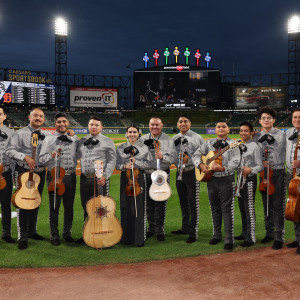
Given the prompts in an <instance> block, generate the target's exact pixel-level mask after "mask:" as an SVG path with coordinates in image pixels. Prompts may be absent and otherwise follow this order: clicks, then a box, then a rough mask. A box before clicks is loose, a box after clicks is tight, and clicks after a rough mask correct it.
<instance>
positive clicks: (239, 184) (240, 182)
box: [234, 156, 247, 198]
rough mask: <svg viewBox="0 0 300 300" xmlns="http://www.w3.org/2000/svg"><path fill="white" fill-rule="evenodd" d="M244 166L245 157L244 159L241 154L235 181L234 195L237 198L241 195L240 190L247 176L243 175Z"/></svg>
mask: <svg viewBox="0 0 300 300" xmlns="http://www.w3.org/2000/svg"><path fill="white" fill-rule="evenodd" d="M244 166H245V159H244V156H242V160H241V165H240V170H239V173H238V176H237V181H236V186H235V194H234V196H235V197H239V198H241V197H242V195H241V190H242V188H243V187H244V185H245V184H246V181H247V178H246V177H244V176H243V169H244Z"/></svg>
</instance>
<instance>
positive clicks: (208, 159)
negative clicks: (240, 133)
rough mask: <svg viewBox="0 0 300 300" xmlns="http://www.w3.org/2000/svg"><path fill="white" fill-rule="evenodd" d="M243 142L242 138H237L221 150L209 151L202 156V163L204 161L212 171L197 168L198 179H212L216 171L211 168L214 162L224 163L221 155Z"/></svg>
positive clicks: (206, 180) (205, 180)
mask: <svg viewBox="0 0 300 300" xmlns="http://www.w3.org/2000/svg"><path fill="white" fill-rule="evenodd" d="M241 143H242V141H241V140H237V141H234V142H233V143H231V144H229V145H227V146H226V147H225V148H223V149H222V150H221V151H219V152H217V151H209V152H208V154H207V155H203V156H202V157H201V160H202V163H204V164H205V165H207V166H208V170H209V171H210V172H208V173H206V174H205V173H204V172H201V170H199V169H198V168H195V173H196V179H197V180H198V181H204V182H208V181H210V180H211V178H212V176H213V174H214V172H213V171H212V169H211V166H212V164H213V163H214V162H216V163H218V164H219V165H222V157H221V155H222V154H223V153H224V152H226V151H227V150H229V149H233V148H235V147H237V146H238V145H240V144H241Z"/></svg>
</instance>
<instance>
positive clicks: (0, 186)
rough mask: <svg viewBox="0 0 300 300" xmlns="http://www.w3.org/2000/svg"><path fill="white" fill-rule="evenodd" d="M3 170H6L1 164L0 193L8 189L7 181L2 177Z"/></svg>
mask: <svg viewBox="0 0 300 300" xmlns="http://www.w3.org/2000/svg"><path fill="white" fill-rule="evenodd" d="M3 169H4V166H3V164H2V163H0V191H1V190H3V189H4V188H5V187H6V180H5V178H4V177H3V175H2V172H3Z"/></svg>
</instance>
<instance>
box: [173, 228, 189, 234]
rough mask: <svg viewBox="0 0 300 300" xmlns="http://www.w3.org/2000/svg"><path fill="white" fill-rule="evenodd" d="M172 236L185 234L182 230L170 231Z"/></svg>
mask: <svg viewBox="0 0 300 300" xmlns="http://www.w3.org/2000/svg"><path fill="white" fill-rule="evenodd" d="M171 233H172V234H187V232H184V231H183V230H181V229H179V230H174V231H171Z"/></svg>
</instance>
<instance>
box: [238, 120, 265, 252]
mask: <svg viewBox="0 0 300 300" xmlns="http://www.w3.org/2000/svg"><path fill="white" fill-rule="evenodd" d="M252 132H253V125H252V124H251V123H249V122H242V123H241V124H240V137H241V139H242V141H243V144H242V145H240V146H239V147H240V152H241V163H242V161H243V166H241V165H240V172H242V173H241V176H242V177H241V179H242V180H241V184H240V196H241V197H238V201H239V208H240V211H241V216H242V233H241V234H240V235H239V236H237V237H235V239H236V240H243V243H242V244H241V246H242V247H250V246H252V245H254V244H255V242H256V237H255V226H256V218H255V194H256V188H257V174H258V173H259V172H260V171H262V170H263V165H262V155H261V151H260V148H259V147H258V145H257V144H256V143H255V142H253V140H252V139H251V134H252ZM238 176H240V174H238ZM242 186H243V187H242ZM237 188H239V187H237Z"/></svg>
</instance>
